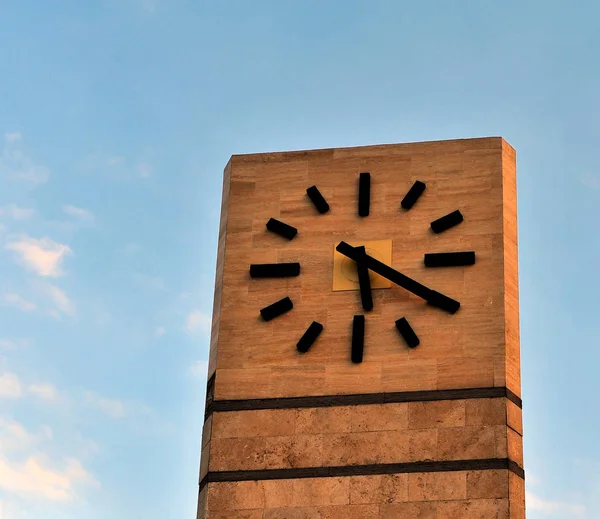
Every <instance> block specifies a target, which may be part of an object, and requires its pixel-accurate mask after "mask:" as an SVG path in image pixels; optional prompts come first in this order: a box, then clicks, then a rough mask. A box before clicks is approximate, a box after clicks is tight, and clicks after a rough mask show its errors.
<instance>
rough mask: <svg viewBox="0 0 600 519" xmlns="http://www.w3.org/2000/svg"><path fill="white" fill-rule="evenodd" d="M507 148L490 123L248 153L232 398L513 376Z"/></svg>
mask: <svg viewBox="0 0 600 519" xmlns="http://www.w3.org/2000/svg"><path fill="white" fill-rule="evenodd" d="M502 157H503V148H502V141H501V140H498V141H495V140H490V141H488V140H485V139H482V140H475V141H467V142H466V143H464V142H462V141H450V142H449V143H445V144H444V145H434V144H428V143H424V144H423V143H422V144H415V145H392V146H383V147H365V148H357V149H345V150H320V151H315V152H298V153H284V154H272V155H269V154H261V155H258V156H256V157H254V156H240V157H235V156H234V157H233V158H232V161H231V163H230V165H229V166H228V169H227V170H226V180H225V191H224V204H223V208H224V209H223V211H224V212H223V214H222V220H221V221H222V230H221V238H220V248H221V251H222V254H221V253H220V255H221V257H223V261H222V263H221V264H219V265H218V266H217V279H219V280H221V281H220V284H221V291H220V292H219V291H218V292H217V298H216V300H215V304H216V307H215V308H216V309H218V311H217V312H215V319H216V323H217V325H216V326H213V336H212V338H211V355H212V360H211V363H212V366H214V367H215V368H216V369H217V377H216V381H217V382H216V384H217V386H216V388H217V390H218V391H219V398H222V399H227V398H231V399H236V398H264V397H277V396H280V397H286V396H300V395H302V396H306V395H320V394H338V393H339V394H341V393H375V392H386V391H412V390H428V389H446V388H457V387H491V386H495V385H496V386H502V385H504V382H505V380H504V379H505V376H506V369H507V368H506V366H507V362H506V351H505V343H506V333H508V332H507V329H506V327H505V299H504V292H505V284H506V283H507V281H506V280H505V277H504V272H505V256H504V240H505V239H506V238H505V235H504V232H503V230H504V227H505V223H504V220H503V217H504V214H503V210H504V200H503V196H504V192H503V185H502V182H503V162H502V161H503V158H502ZM361 246H364V249H362V248H361ZM214 330H217V332H215V331H214ZM217 343H218V347H217Z"/></svg>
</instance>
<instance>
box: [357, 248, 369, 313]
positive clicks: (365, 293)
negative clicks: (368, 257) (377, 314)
mask: <svg viewBox="0 0 600 519" xmlns="http://www.w3.org/2000/svg"><path fill="white" fill-rule="evenodd" d="M356 250H357V251H358V253H359V254H360V255H361V256H363V257H364V255H365V254H366V250H365V248H364V246H361V247H356ZM356 270H357V271H358V284H359V287H360V300H361V303H362V307H363V310H366V311H367V312H370V311H371V310H373V294H372V292H371V279H370V278H369V269H368V268H367V266H366V265H365V263H364V262H360V263H357V264H356Z"/></svg>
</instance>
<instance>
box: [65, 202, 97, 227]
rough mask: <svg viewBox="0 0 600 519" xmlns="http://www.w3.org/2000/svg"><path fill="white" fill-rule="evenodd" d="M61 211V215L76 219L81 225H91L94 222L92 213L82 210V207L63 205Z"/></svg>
mask: <svg viewBox="0 0 600 519" xmlns="http://www.w3.org/2000/svg"><path fill="white" fill-rule="evenodd" d="M62 210H63V213H65V214H68V215H69V216H72V217H73V218H76V219H77V220H79V221H80V222H81V223H92V222H93V221H94V213H92V211H89V210H87V209H83V208H82V207H77V206H74V205H63V207H62Z"/></svg>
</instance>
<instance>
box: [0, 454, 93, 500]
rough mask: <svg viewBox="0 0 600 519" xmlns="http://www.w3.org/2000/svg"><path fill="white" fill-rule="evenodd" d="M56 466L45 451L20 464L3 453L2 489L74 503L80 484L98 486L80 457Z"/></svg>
mask: <svg viewBox="0 0 600 519" xmlns="http://www.w3.org/2000/svg"><path fill="white" fill-rule="evenodd" d="M53 465H55V464H53V463H51V462H50V461H49V460H48V459H47V458H46V457H45V456H43V455H41V454H36V455H33V456H29V457H28V458H27V459H25V460H24V461H23V462H20V463H19V462H11V461H9V460H8V459H7V458H6V457H4V456H0V488H2V489H4V490H5V491H7V492H11V493H13V494H16V495H19V496H22V497H35V498H40V499H46V500H49V501H62V502H70V501H73V500H75V499H76V498H77V495H78V494H77V487H78V486H79V485H93V486H98V482H97V481H96V479H95V478H94V477H93V476H92V475H91V474H90V473H89V472H88V471H87V470H86V469H85V467H84V466H83V465H82V463H81V461H79V460H78V459H76V458H67V459H65V460H64V461H63V463H62V464H61V465H63V467H62V468H60V469H58V468H55V467H54V466H53Z"/></svg>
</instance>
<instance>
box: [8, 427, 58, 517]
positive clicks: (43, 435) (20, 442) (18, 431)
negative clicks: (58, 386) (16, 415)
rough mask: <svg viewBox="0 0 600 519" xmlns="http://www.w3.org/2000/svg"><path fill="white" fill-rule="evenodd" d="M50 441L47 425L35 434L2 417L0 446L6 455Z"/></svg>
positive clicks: (50, 434) (50, 430)
mask: <svg viewBox="0 0 600 519" xmlns="http://www.w3.org/2000/svg"><path fill="white" fill-rule="evenodd" d="M50 439H52V429H51V428H50V427H48V426H47V425H43V426H42V427H41V430H40V431H39V432H37V433H33V432H31V431H28V430H27V429H26V428H25V427H24V426H23V425H22V424H20V423H19V422H16V421H14V420H6V419H3V418H1V417H0V445H2V452H3V453H4V454H9V453H15V452H22V451H24V450H27V449H30V448H31V447H33V446H34V445H36V444H38V443H40V442H43V441H46V440H50ZM1 517H2V516H0V518H1Z"/></svg>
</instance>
